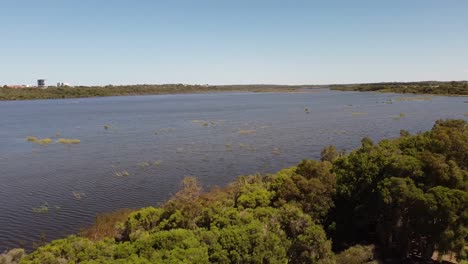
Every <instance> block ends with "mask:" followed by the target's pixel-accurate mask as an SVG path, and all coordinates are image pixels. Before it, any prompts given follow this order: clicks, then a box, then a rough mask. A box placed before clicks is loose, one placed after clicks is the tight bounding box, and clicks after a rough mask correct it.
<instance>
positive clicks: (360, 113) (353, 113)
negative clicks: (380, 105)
mask: <svg viewBox="0 0 468 264" xmlns="http://www.w3.org/2000/svg"><path fill="white" fill-rule="evenodd" d="M351 115H352V116H364V115H367V113H366V112H351Z"/></svg>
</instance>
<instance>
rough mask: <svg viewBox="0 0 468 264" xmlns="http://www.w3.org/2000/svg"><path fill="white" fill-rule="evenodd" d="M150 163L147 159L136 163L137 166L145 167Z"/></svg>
mask: <svg viewBox="0 0 468 264" xmlns="http://www.w3.org/2000/svg"><path fill="white" fill-rule="evenodd" d="M150 165H151V164H150V163H149V162H147V161H143V162H140V163H138V166H139V167H141V168H146V167H149V166H150Z"/></svg>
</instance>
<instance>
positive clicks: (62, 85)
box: [57, 82, 71, 87]
mask: <svg viewBox="0 0 468 264" xmlns="http://www.w3.org/2000/svg"><path fill="white" fill-rule="evenodd" d="M57 87H71V85H70V84H69V83H66V82H58V83H57Z"/></svg>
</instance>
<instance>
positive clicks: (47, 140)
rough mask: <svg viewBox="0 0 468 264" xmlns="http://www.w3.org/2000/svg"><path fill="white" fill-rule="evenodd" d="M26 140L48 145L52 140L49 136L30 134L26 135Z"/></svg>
mask: <svg viewBox="0 0 468 264" xmlns="http://www.w3.org/2000/svg"><path fill="white" fill-rule="evenodd" d="M26 141H28V142H32V143H35V144H39V145H49V144H51V143H52V142H53V140H52V139H50V138H38V137H32V136H29V137H27V138H26Z"/></svg>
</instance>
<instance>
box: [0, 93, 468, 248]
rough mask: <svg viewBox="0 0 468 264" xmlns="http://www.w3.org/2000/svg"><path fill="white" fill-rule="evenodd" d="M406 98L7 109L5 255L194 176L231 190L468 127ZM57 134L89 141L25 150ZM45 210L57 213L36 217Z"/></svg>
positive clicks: (193, 98) (0, 222) (457, 111)
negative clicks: (367, 140)
mask: <svg viewBox="0 0 468 264" xmlns="http://www.w3.org/2000/svg"><path fill="white" fill-rule="evenodd" d="M403 96H404V97H408V95H399V94H383V93H359V92H339V91H328V90H320V91H316V92H310V93H216V94H185V95H156V96H129V97H106V98H87V99H66V100H37V101H4V102H0V252H1V251H3V250H5V249H7V248H11V247H17V246H22V247H27V248H30V247H31V245H32V243H33V241H39V238H40V236H43V237H45V238H46V239H47V240H51V239H55V238H58V237H62V236H65V235H67V234H71V233H74V232H77V231H78V230H79V229H80V228H83V227H86V226H88V225H89V224H91V223H92V222H93V219H94V217H95V215H96V214H97V213H100V212H106V211H112V210H115V209H118V208H124V207H130V208H138V207H143V206H149V205H155V204H158V203H160V202H162V201H164V200H165V199H167V198H168V197H170V195H171V194H173V193H174V192H175V191H177V189H178V188H179V184H180V180H181V179H182V178H183V177H185V176H189V175H191V176H197V177H198V178H199V179H200V181H201V183H202V184H203V185H204V186H207V187H209V186H213V185H224V184H226V183H228V182H230V181H232V180H233V179H234V178H235V177H236V176H238V175H243V174H244V175H245V174H252V173H256V172H262V173H265V172H274V171H277V170H279V169H281V168H284V167H287V166H291V165H295V164H297V163H298V162H299V161H300V160H301V159H303V158H318V157H319V154H320V150H321V149H322V148H323V147H324V146H326V145H330V144H333V145H336V146H337V147H338V148H339V149H347V150H351V149H353V148H356V147H358V146H359V144H360V140H361V138H362V137H363V136H370V137H371V138H372V139H374V140H379V139H382V138H384V137H396V136H398V135H399V132H400V130H401V129H406V130H409V131H410V132H418V131H424V130H428V129H430V128H431V127H432V125H433V123H434V121H435V120H437V119H440V118H461V119H467V117H465V116H464V114H465V113H467V112H468V105H467V104H464V101H465V100H466V98H463V97H442V96H438V97H432V100H427V101H399V100H396V99H397V98H399V97H403ZM410 97H411V96H410ZM305 108H308V110H309V111H308V112H309V113H307V112H306V111H305ZM400 113H404V114H405V116H404V117H402V118H397V116H399V114H400ZM196 120H198V121H196ZM105 125H110V127H109V128H108V129H105V128H104V126H105ZM57 133H60V137H64V138H76V139H80V140H81V143H80V144H78V145H61V144H51V145H48V146H40V145H37V144H33V143H30V142H27V141H26V140H25V139H26V137H27V136H37V137H41V138H43V137H50V138H54V137H55V135H56V134H57ZM124 171H126V172H128V173H129V176H118V175H119V174H121V173H122V172H124ZM40 206H47V208H49V211H48V212H47V213H40V212H34V210H33V209H34V208H36V209H37V208H38V207H40Z"/></svg>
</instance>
